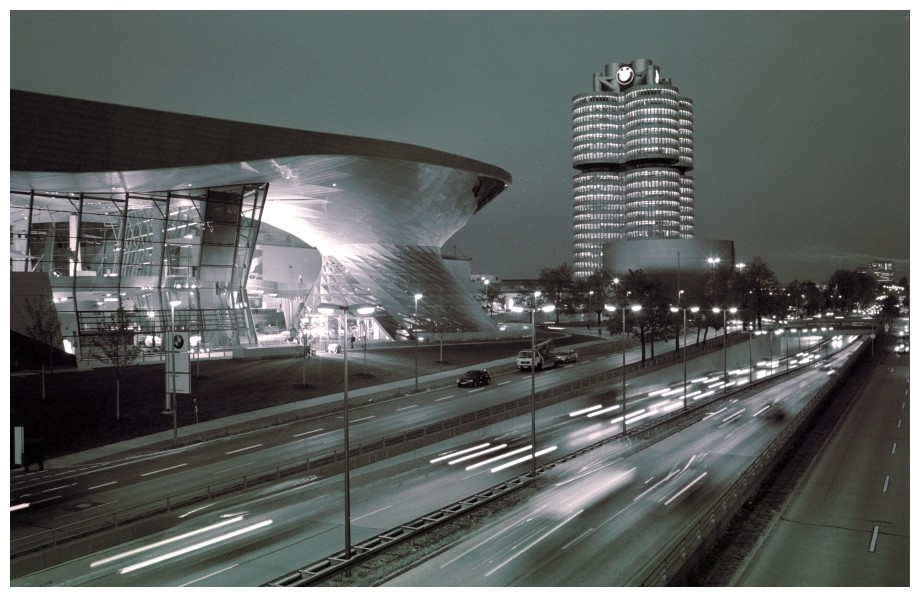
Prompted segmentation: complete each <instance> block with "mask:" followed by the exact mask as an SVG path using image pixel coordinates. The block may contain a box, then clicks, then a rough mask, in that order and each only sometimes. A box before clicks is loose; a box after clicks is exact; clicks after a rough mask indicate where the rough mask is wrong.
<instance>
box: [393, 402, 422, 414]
mask: <svg viewBox="0 0 920 597" xmlns="http://www.w3.org/2000/svg"><path fill="white" fill-rule="evenodd" d="M417 406H418V404H413V405H412V406H404V407H402V408H397V409H396V412H399V411H401V410H409V409H410V408H416V407H417Z"/></svg>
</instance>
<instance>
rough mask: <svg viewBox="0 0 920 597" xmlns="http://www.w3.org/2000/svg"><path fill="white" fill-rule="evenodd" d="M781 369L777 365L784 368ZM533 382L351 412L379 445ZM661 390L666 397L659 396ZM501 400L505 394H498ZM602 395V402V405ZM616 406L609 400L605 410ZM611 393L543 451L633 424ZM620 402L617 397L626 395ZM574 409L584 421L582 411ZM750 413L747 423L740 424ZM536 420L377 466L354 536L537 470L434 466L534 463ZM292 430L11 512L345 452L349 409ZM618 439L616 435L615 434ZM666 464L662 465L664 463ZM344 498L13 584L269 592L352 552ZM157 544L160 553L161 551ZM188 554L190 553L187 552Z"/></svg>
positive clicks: (576, 367)
mask: <svg viewBox="0 0 920 597" xmlns="http://www.w3.org/2000/svg"><path fill="white" fill-rule="evenodd" d="M749 350H751V351H752V350H753V349H751V348H749V347H747V345H746V344H742V345H739V346H735V347H731V348H730V350H729V351H728V354H729V355H732V359H733V361H734V360H737V361H739V362H743V361H745V360H746V359H747V358H752V353H749V352H748V351H749ZM736 353H737V354H736ZM618 356H619V355H615V356H613V357H604V358H601V359H597V360H594V361H591V362H589V361H588V360H584V361H579V362H578V363H575V364H572V365H568V366H565V367H560V368H558V369H556V370H550V371H544V372H541V373H539V374H538V375H537V376H536V379H537V381H538V384H539V385H538V391H540V389H541V388H544V387H550V386H552V385H554V384H558V383H562V381H563V380H564V379H571V378H572V377H585V376H587V375H590V374H591V372H593V371H602V370H604V369H610V368H612V367H615V366H617V365H618V364H619V362H618V361H619V359H618ZM758 358H760V357H758ZM773 366H774V367H775V363H774V365H773ZM677 371H679V373H678V372H677ZM690 371H691V372H692V374H693V375H695V376H698V375H699V374H704V373H707V372H705V371H697V370H696V369H695V368H694V367H691V369H690ZM682 372H683V370H682V368H681V367H680V366H679V365H675V366H672V367H671V368H669V369H666V370H661V371H656V372H654V373H652V374H647V375H642V376H638V375H637V376H636V377H635V378H634V379H630V394H631V397H630V399H629V401H628V402H629V407H628V410H627V412H629V413H630V415H631V417H634V416H639V417H641V416H642V412H640V411H643V409H644V410H645V412H650V411H652V410H655V408H659V409H661V408H663V407H662V403H663V402H664V400H663V398H662V397H661V394H662V393H665V392H666V391H671V392H673V391H674V390H675V388H674V387H672V385H673V384H671V385H668V386H664V387H663V386H662V380H667V381H668V382H673V381H674V380H680V379H682ZM709 373H711V372H709ZM718 373H721V372H718ZM736 373H737V372H736ZM815 375H816V377H818V378H819V379H820V378H821V376H822V375H823V376H826V375H827V373H826V372H824V371H820V372H817V373H816V374H815ZM743 376H744V375H743V373H742V377H743ZM746 376H747V378H748V379H750V378H751V377H755V374H752V373H750V372H748V373H747V375H746ZM502 377H504V379H502ZM695 379H702V378H699V377H697V378H695ZM697 383H698V384H703V383H705V382H703V381H698V382H697ZM529 387H530V376H529V374H520V373H514V374H510V375H508V376H501V377H497V378H494V379H493V384H492V385H491V386H487V387H482V388H476V389H473V390H465V389H464V390H459V389H457V388H453V389H451V388H447V389H444V390H438V391H432V392H426V393H425V394H424V395H423V396H422V395H419V396H411V397H407V398H405V399H403V400H400V401H398V402H392V403H391V402H387V403H383V404H374V405H369V406H367V407H366V408H361V409H357V408H356V409H354V412H353V413H352V416H351V422H352V423H353V425H352V426H351V437H352V438H353V439H352V441H353V442H356V441H365V440H366V439H367V438H372V437H374V436H375V435H376V436H379V435H380V434H381V433H386V430H391V429H394V428H399V426H400V425H403V426H405V425H408V424H416V423H418V422H419V421H429V420H437V419H438V418H439V417H443V416H446V413H452V414H453V415H454V416H455V415H456V411H457V407H456V405H457V403H458V401H459V400H462V404H464V405H465V406H468V407H469V408H471V409H475V408H479V407H480V406H479V405H481V404H487V403H489V402H491V401H495V400H496V399H507V396H508V395H509V394H526V393H527V392H529ZM693 387H694V386H690V387H689V388H688V395H690V394H692V393H693V392H694V391H696V390H694V389H693ZM682 389H683V388H682V384H681V385H680V391H679V396H678V398H676V399H679V400H680V401H681V402H682V399H683V391H682ZM490 393H491V395H490ZM652 393H653V395H652V396H648V395H647V394H652ZM495 394H498V397H496V396H495ZM643 395H644V396H643ZM636 396H642V398H636ZM592 398H596V399H600V400H601V401H600V402H598V403H593V400H592ZM605 398H607V399H608V402H604V399H605ZM610 398H611V397H610V395H609V392H607V393H603V394H601V395H599V396H590V395H586V396H584V397H582V398H580V399H578V400H575V401H574V402H573V404H572V405H571V408H570V409H569V410H568V411H566V412H558V409H552V408H550V409H543V410H541V412H540V413H539V429H540V435H539V438H538V449H539V450H540V451H543V450H548V451H547V453H546V456H544V458H546V459H551V458H554V457H555V455H556V454H559V455H561V454H562V453H564V452H566V451H573V450H574V449H576V448H577V447H580V446H583V445H585V444H586V443H590V442H591V441H596V437H597V436H598V435H609V434H610V433H611V431H610V428H611V426H622V420H621V419H620V420H618V419H617V417H616V413H615V412H612V413H611V415H609V416H611V417H612V418H611V419H605V420H603V422H601V421H600V420H599V419H600V418H599V417H595V418H594V419H593V420H592V419H591V418H589V417H588V415H589V414H591V413H593V412H596V411H598V410H602V409H604V408H612V409H613V410H614V411H615V410H616V409H617V408H619V407H620V405H619V404H616V403H611V401H610V400H609V399H610ZM676 399H675V398H671V399H670V401H669V402H668V404H674V403H675V402H674V401H675V400H676ZM613 400H614V401H615V400H617V398H616V394H615V392H614V396H613ZM691 400H692V398H691ZM655 405H657V406H655ZM671 408H673V407H671ZM587 409H591V410H587ZM579 411H582V412H579ZM585 411H587V412H585ZM573 414H574V415H575V416H572V415H573ZM732 414H733V413H728V414H727V415H715V416H714V417H713V419H715V418H716V417H718V416H721V417H722V418H723V419H724V418H725V417H726V416H732ZM742 416H743V415H739V418H740V417H742ZM527 419H528V418H527V417H519V418H518V419H515V420H513V421H511V422H505V423H503V424H502V425H498V426H495V425H493V426H491V427H489V428H485V429H483V430H481V431H480V432H479V433H477V434H467V436H464V437H463V438H458V440H457V441H458V442H459V441H460V440H463V442H465V443H460V444H458V445H452V446H443V445H441V446H431V447H430V448H429V449H427V450H425V451H421V450H419V451H417V452H418V453H416V454H412V455H410V456H408V457H405V458H400V459H394V461H392V462H391V461H388V462H386V463H381V464H378V465H376V466H374V467H367V468H368V470H362V471H358V472H356V473H354V475H355V479H353V481H352V503H353V512H352V522H353V542H358V541H360V540H362V539H363V538H367V537H371V536H373V535H374V534H377V533H379V532H381V531H383V530H386V529H388V528H393V527H395V526H397V525H399V524H401V523H403V522H405V521H407V520H410V519H412V518H413V517H415V516H417V515H418V514H419V513H423V512H425V511H430V510H434V509H436V508H438V507H440V506H442V505H444V504H447V503H450V502H451V501H455V500H457V499H460V498H462V497H465V496H466V495H470V494H471V493H473V492H475V491H478V490H479V489H480V488H483V487H487V486H490V485H492V484H494V483H496V482H497V480H498V476H499V475H502V476H504V475H507V476H509V477H510V476H513V475H514V474H520V473H522V472H525V471H526V470H527V469H528V468H529V458H525V459H524V461H523V462H521V463H518V464H516V465H514V466H512V467H510V468H507V469H499V470H493V469H494V468H496V467H495V466H492V467H487V466H480V467H476V469H471V470H470V471H467V470H465V469H464V470H463V471H460V469H458V468H456V467H453V468H452V467H451V466H450V465H445V464H444V463H443V461H438V462H431V460H434V459H436V458H437V457H438V455H444V452H447V451H460V450H467V449H470V448H472V447H474V446H476V445H479V444H482V443H489V446H485V447H483V448H481V449H482V450H491V449H493V448H494V447H495V446H497V445H501V444H502V443H504V444H507V446H505V447H503V448H500V449H501V450H505V449H506V448H507V451H513V450H522V452H519V453H520V454H525V455H526V453H527V450H528V449H529V440H530V437H529V420H527ZM288 427H289V428H288ZM605 427H606V429H605ZM283 431H284V432H283V433H281V432H280V431H279V429H272V430H269V431H268V432H264V433H258V434H248V435H246V436H244V437H234V438H231V439H229V440H225V441H220V442H208V443H207V444H202V445H200V446H195V447H193V448H186V449H182V450H179V451H175V452H170V453H166V454H163V455H158V456H155V457H151V458H144V459H134V460H131V461H128V462H118V463H112V464H110V465H96V466H92V467H87V468H86V469H85V470H79V471H67V472H61V471H45V473H46V474H45V475H42V474H40V473H39V474H36V476H30V483H29V484H25V485H24V486H19V487H13V488H11V492H13V493H11V504H12V503H16V500H19V501H22V500H25V499H28V500H31V501H32V502H37V503H39V504H44V507H37V508H36V507H30V508H27V509H24V510H21V511H15V512H13V513H12V514H11V519H12V520H13V521H14V522H17V521H21V520H22V519H23V518H24V515H26V514H28V515H29V516H31V517H32V518H30V519H29V522H28V523H27V524H24V525H21V526H19V528H20V529H22V528H27V527H28V526H30V525H33V526H35V527H40V526H41V525H45V524H48V522H49V521H55V520H60V519H61V518H65V519H67V518H68V517H70V518H73V517H78V516H87V515H95V512H99V511H103V510H105V509H112V510H114V509H118V508H123V507H124V505H125V504H126V503H132V501H133V502H135V503H136V502H137V501H142V500H144V499H149V498H150V497H151V496H152V495H154V494H155V492H161V493H162V494H164V495H168V494H170V492H172V493H175V492H176V491H178V490H180V489H181V488H182V487H188V486H200V485H201V484H202V482H203V481H205V480H207V482H210V481H211V479H223V478H225V477H226V476H228V475H239V474H242V473H244V472H245V471H246V470H252V469H253V468H259V467H261V468H264V467H265V466H266V464H265V463H266V461H268V462H272V463H274V462H283V461H286V460H294V459H297V458H303V455H304V453H305V452H306V451H309V450H318V451H323V450H329V449H335V448H334V446H339V443H338V442H339V441H340V439H341V422H340V419H339V420H338V421H337V418H336V415H331V416H329V417H326V418H324V419H319V420H316V421H310V422H304V423H301V424H298V425H291V426H286V427H285V428H284V430H283ZM613 432H614V433H615V430H614V431H613ZM454 443H455V444H456V442H454ZM507 451H506V452H504V453H507ZM492 453H495V454H498V453H499V452H497V451H496V452H492ZM650 454H653V452H650ZM506 458H507V456H506ZM652 460H653V461H658V460H659V459H658V458H654V457H652ZM716 460H718V462H719V465H718V466H719V475H722V474H723V473H724V474H728V472H730V471H731V470H733V469H732V465H731V464H730V462H731V460H732V459H730V458H729V459H728V460H725V461H724V462H723V459H721V458H718V459H716V458H715V457H713V458H712V459H710V460H709V462H715V461H716ZM671 464H673V463H664V464H662V466H670V465H671ZM644 466H648V467H649V470H650V471H651V470H652V468H654V467H652V466H651V465H650V464H648V463H646V464H645V465H644ZM723 467H725V470H724V471H723V470H722V469H723ZM477 469H478V470H477ZM458 471H459V472H458ZM659 474H660V473H659ZM711 478H714V477H711ZM707 485H708V484H707ZM401 492H406V493H401ZM342 493H343V492H342V489H341V487H340V479H338V478H330V479H317V478H313V476H310V475H307V476H304V477H302V478H297V479H288V480H285V481H282V482H280V483H278V484H277V485H275V486H263V487H260V488H257V489H255V490H251V491H249V492H246V493H245V494H240V495H236V496H233V497H225V498H220V499H214V500H212V501H210V502H208V503H207V504H205V505H203V506H199V507H195V508H189V509H187V510H185V511H178V510H177V511H175V512H174V513H172V514H170V515H169V516H170V517H172V519H173V522H172V523H171V528H170V529H169V530H168V531H164V532H160V533H156V534H154V535H151V536H148V537H144V538H143V539H138V540H137V541H129V542H127V543H126V544H124V545H121V546H119V547H118V548H116V549H108V550H104V551H102V552H100V553H98V554H94V555H93V556H92V557H90V558H82V559H78V560H74V561H72V562H69V563H67V564H64V565H61V566H55V567H52V568H49V569H46V570H45V571H42V572H40V573H36V574H33V575H28V576H24V577H22V578H20V579H15V581H14V583H13V584H14V585H24V586H36V585H49V584H50V585H58V584H59V585H71V584H84V585H91V586H94V585H99V586H102V585H114V586H154V585H155V586H161V585H178V584H186V583H198V584H205V585H213V586H252V585H253V584H261V583H263V582H268V581H269V580H271V579H272V578H275V577H277V576H279V575H281V574H283V573H285V572H287V571H289V570H292V569H296V568H297V567H300V566H303V565H304V564H305V563H309V562H310V561H314V560H316V559H320V558H322V557H325V556H327V555H330V554H332V553H334V552H335V551H336V550H337V549H339V550H340V549H341V547H342V543H341V537H342V528H341V526H342ZM14 495H15V498H14V497H13V496H14ZM57 496H60V497H57ZM36 497H38V499H36ZM48 498H50V499H48ZM41 500H45V501H41ZM93 511H95V512H93ZM13 526H16V525H13ZM161 542H165V543H161ZM150 545H154V547H147V546H150ZM142 547H145V549H143V551H137V552H134V553H128V555H122V556H120V557H117V558H115V559H111V560H109V559H107V558H112V557H114V556H116V555H118V554H125V553H126V552H131V551H132V550H135V549H141V548H142ZM183 550H186V551H183ZM177 551H178V552H182V553H175V552H177ZM151 554H159V556H160V557H164V556H169V557H165V559H163V560H160V561H168V562H169V566H168V567H164V566H162V565H159V564H158V562H154V563H148V564H146V565H144V566H142V567H140V568H131V566H132V564H131V563H129V562H133V563H134V564H139V563H142V562H148V561H150V558H151ZM170 554H173V555H170ZM93 564H95V565H93ZM164 570H168V571H169V574H168V575H164Z"/></svg>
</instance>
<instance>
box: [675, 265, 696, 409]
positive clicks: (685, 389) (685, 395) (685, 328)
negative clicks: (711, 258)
mask: <svg viewBox="0 0 920 597" xmlns="http://www.w3.org/2000/svg"><path fill="white" fill-rule="evenodd" d="M678 255H680V253H678ZM680 292H683V290H681V291H680ZM679 295H680V293H678V297H679ZM688 308H689V309H690V311H691V312H693V313H696V312H698V311H699V310H700V308H699V307H681V308H680V309H678V308H677V307H671V312H672V313H677V312H678V311H679V310H683V312H684V410H687V309H688Z"/></svg>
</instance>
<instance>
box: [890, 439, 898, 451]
mask: <svg viewBox="0 0 920 597" xmlns="http://www.w3.org/2000/svg"><path fill="white" fill-rule="evenodd" d="M897 449H898V442H894V443H893V444H891V453H892V454H894V451H895V450H897Z"/></svg>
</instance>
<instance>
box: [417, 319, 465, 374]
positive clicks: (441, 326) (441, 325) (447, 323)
mask: <svg viewBox="0 0 920 597" xmlns="http://www.w3.org/2000/svg"><path fill="white" fill-rule="evenodd" d="M456 319H457V310H456V308H454V306H453V305H452V304H446V305H439V306H438V307H437V308H436V311H435V313H434V314H433V315H432V317H430V318H428V319H427V320H426V321H425V325H426V327H427V328H428V329H429V330H430V331H431V333H433V334H437V335H438V340H439V342H440V345H441V347H440V356H439V357H438V362H439V363H442V364H443V363H446V362H447V361H445V360H444V334H450V333H453V332H459V331H462V330H460V329H458V328H457V326H456V325H455V324H454V323H453V322H454V321H455V320H456Z"/></svg>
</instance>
